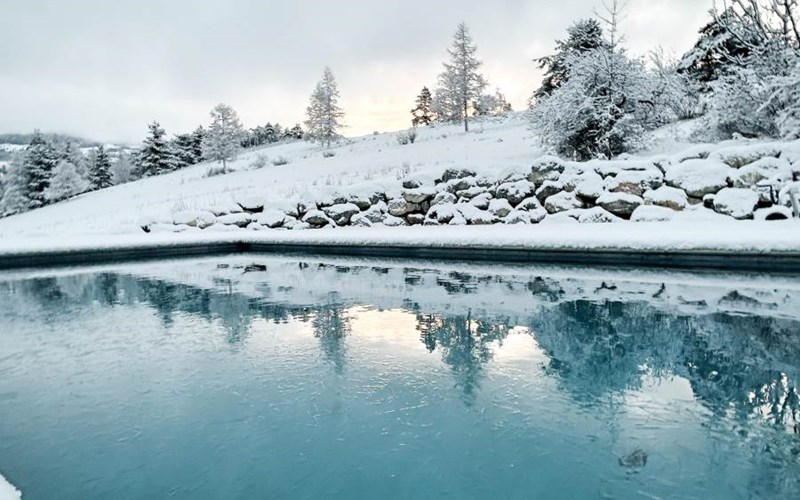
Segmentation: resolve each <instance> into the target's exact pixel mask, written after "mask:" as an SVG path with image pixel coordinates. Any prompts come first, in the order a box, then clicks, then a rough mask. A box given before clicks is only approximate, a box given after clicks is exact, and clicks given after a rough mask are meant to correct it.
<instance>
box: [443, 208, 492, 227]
mask: <svg viewBox="0 0 800 500" xmlns="http://www.w3.org/2000/svg"><path fill="white" fill-rule="evenodd" d="M456 208H457V209H458V211H459V212H461V215H463V216H464V219H466V221H467V224H470V225H474V226H484V225H489V224H495V223H497V222H499V219H498V217H497V216H496V215H494V214H493V213H491V212H487V211H486V210H480V209H478V208H475V207H473V206H472V205H467V204H459V205H456ZM451 222H452V221H451Z"/></svg>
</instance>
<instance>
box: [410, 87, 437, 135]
mask: <svg viewBox="0 0 800 500" xmlns="http://www.w3.org/2000/svg"><path fill="white" fill-rule="evenodd" d="M416 104H417V107H416V108H414V109H412V110H411V115H412V116H413V118H412V119H411V124H412V125H413V126H415V127H417V126H419V125H425V126H426V127H427V126H428V125H430V124H431V123H433V122H434V119H435V117H436V115H435V113H434V111H433V96H432V95H431V91H430V90H429V89H428V87H422V91H421V92H420V93H419V95H418V96H417V101H416Z"/></svg>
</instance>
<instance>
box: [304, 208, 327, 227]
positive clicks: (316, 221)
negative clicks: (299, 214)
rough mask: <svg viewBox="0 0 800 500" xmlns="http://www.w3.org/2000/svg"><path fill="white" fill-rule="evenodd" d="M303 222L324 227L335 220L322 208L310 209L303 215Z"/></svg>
mask: <svg viewBox="0 0 800 500" xmlns="http://www.w3.org/2000/svg"><path fill="white" fill-rule="evenodd" d="M303 222H305V223H306V224H308V225H310V226H312V227H324V226H327V225H329V224H333V221H332V220H331V219H330V218H329V217H328V216H327V215H325V212H323V211H322V210H309V211H308V213H306V215H304V216H303Z"/></svg>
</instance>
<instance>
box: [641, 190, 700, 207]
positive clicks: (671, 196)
mask: <svg viewBox="0 0 800 500" xmlns="http://www.w3.org/2000/svg"><path fill="white" fill-rule="evenodd" d="M644 202H645V203H646V204H648V205H658V206H660V207H667V208H671V209H673V210H683V209H684V208H686V205H687V204H688V203H689V201H688V199H687V197H686V193H685V192H684V191H682V190H680V189H678V188H674V187H670V186H661V187H660V188H658V189H654V190H652V191H647V192H646V193H644Z"/></svg>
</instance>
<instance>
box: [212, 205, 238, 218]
mask: <svg viewBox="0 0 800 500" xmlns="http://www.w3.org/2000/svg"><path fill="white" fill-rule="evenodd" d="M209 212H211V213H212V214H214V215H216V216H217V217H219V216H220V215H229V214H239V213H242V207H241V206H239V204H238V203H234V202H232V201H231V202H228V203H217V204H215V205H214V206H212V207H211V208H210V209H209Z"/></svg>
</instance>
